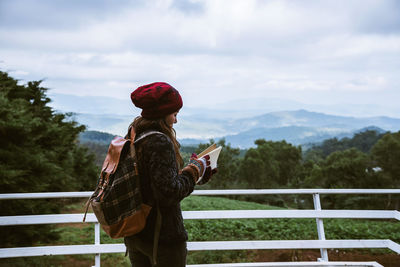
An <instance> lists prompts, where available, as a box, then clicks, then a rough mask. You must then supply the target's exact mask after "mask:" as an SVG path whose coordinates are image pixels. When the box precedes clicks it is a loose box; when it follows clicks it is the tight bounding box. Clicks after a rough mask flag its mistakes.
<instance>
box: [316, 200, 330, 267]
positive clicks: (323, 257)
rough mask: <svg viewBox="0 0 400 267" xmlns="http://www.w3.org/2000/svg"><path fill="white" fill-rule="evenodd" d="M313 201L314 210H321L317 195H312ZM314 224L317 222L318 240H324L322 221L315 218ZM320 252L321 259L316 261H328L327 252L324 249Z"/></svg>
mask: <svg viewBox="0 0 400 267" xmlns="http://www.w3.org/2000/svg"><path fill="white" fill-rule="evenodd" d="M313 200H314V209H315V210H321V200H320V198H319V194H318V193H316V194H313ZM316 222H317V231H318V239H319V240H326V239H325V230H324V222H323V220H322V219H320V218H317V219H316ZM320 251H321V258H319V259H318V260H319V261H329V259H328V250H327V249H326V248H320Z"/></svg>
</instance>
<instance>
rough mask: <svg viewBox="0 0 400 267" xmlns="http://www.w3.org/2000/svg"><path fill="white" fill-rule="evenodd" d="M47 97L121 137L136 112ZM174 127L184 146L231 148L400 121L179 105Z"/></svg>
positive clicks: (391, 126)
mask: <svg viewBox="0 0 400 267" xmlns="http://www.w3.org/2000/svg"><path fill="white" fill-rule="evenodd" d="M92 98H93V99H92ZM52 99H53V101H54V102H53V103H52V105H53V107H54V108H55V109H56V110H59V111H62V112H74V115H73V119H75V120H76V121H78V122H79V123H81V124H84V125H86V126H87V128H88V130H96V131H101V132H108V133H111V134H115V135H124V134H125V133H126V129H127V127H128V125H129V123H130V122H131V121H132V120H133V118H134V117H135V116H138V115H139V114H140V110H138V109H136V108H134V107H133V105H132V104H131V103H130V101H129V99H128V100H119V99H113V98H108V97H90V98H89V97H79V96H69V95H56V96H55V97H54V96H53V97H52ZM175 129H176V132H177V137H178V139H179V141H180V142H181V144H183V145H196V144H199V143H204V142H207V141H208V140H209V139H210V138H213V139H214V140H219V139H221V138H224V139H225V140H226V142H227V143H230V144H231V146H233V147H240V148H248V147H251V146H253V145H254V141H255V140H256V139H260V138H264V139H266V140H272V141H280V140H286V141H287V142H289V143H292V144H294V145H304V144H309V143H317V142H321V141H323V140H325V139H328V138H333V137H339V138H342V137H346V136H347V137H351V136H352V135H353V134H354V133H356V132H359V131H363V130H366V129H373V130H377V131H378V132H385V131H392V132H393V131H399V130H400V119H398V118H391V117H385V116H375V117H352V116H338V115H330V114H325V113H321V112H313V111H308V110H305V109H298V110H289V111H276V112H267V113H263V114H257V111H256V110H253V109H246V108H241V109H237V108H231V109H229V107H228V108H219V109H216V108H214V109H211V108H202V109H198V108H190V107H185V106H184V108H183V109H182V110H181V112H180V113H179V115H178V123H177V124H176V125H175Z"/></svg>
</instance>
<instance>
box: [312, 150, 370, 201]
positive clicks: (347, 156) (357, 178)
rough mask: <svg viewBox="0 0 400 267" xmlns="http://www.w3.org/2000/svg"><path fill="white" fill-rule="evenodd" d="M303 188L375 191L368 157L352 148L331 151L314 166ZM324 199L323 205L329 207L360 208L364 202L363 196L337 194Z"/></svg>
mask: <svg viewBox="0 0 400 267" xmlns="http://www.w3.org/2000/svg"><path fill="white" fill-rule="evenodd" d="M305 185H306V186H308V187H314V188H333V189H340V188H374V187H376V175H375V173H374V172H373V170H372V168H371V160H370V157H369V156H368V155H367V154H365V153H363V152H361V151H359V150H357V149H355V148H351V149H347V150H344V151H336V152H333V153H332V154H330V155H329V156H328V157H327V158H326V159H325V160H324V161H322V162H321V163H320V164H319V165H317V164H315V165H314V167H313V169H312V171H311V174H310V176H309V177H308V178H307V179H306V181H305ZM324 199H325V200H324V203H325V205H327V207H329V208H345V207H348V206H354V205H360V203H364V202H365V200H366V198H365V197H358V196H355V197H353V196H345V197H343V196H338V195H332V196H330V195H328V196H324ZM357 203H358V204H357ZM325 208H326V207H325Z"/></svg>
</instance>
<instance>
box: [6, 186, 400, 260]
mask: <svg viewBox="0 0 400 267" xmlns="http://www.w3.org/2000/svg"><path fill="white" fill-rule="evenodd" d="M91 194H92V192H57V193H15V194H0V201H1V200H12V199H40V198H86V197H89V196H91ZM282 194H296V195H297V194H311V195H312V196H313V201H314V209H313V210H218V211H183V218H184V219H185V220H188V219H254V218H315V219H316V223H317V231H318V240H284V241H283V240H263V241H260V240H256V241H205V242H188V250H189V251H199V250H239V249H240V250H242V249H320V250H321V258H320V259H319V262H296V263H295V262H290V263H240V264H239V263H238V264H232V263H229V264H208V265H204V264H202V265H190V266H191V267H197V266H198V267H200V266H208V267H212V266H215V267H217V266H237V267H239V266H243V267H245V266H325V265H329V266H381V265H380V264H378V263H376V262H331V261H329V259H328V253H327V249H329V248H338V249H343V248H389V249H391V250H393V251H395V252H396V253H398V254H400V245H399V244H397V243H395V242H393V241H391V240H388V239H383V240H326V238H325V233H324V224H323V219H324V218H358V219H396V220H400V212H399V211H396V210H323V209H322V208H321V201H320V197H319V196H320V195H321V194H400V189H250V190H195V191H194V192H193V193H192V195H199V196H206V195H208V196H210V195H282ZM82 218H83V214H51V215H25V216H0V227H1V226H7V225H32V224H33V225H34V224H57V223H81V222H82ZM86 222H88V223H94V224H95V242H94V244H93V245H68V246H42V247H19V248H1V249H0V258H12V257H22V256H24V257H27V256H44V255H74V254H95V255H96V256H95V266H100V254H102V253H121V252H125V245H124V244H101V243H100V225H99V223H98V222H97V219H96V217H95V216H94V214H93V213H88V215H87V218H86Z"/></svg>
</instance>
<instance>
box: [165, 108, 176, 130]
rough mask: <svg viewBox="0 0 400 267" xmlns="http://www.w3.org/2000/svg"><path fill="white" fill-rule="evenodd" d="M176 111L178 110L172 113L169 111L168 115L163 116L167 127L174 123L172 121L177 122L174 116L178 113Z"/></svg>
mask: <svg viewBox="0 0 400 267" xmlns="http://www.w3.org/2000/svg"><path fill="white" fill-rule="evenodd" d="M178 112H179V111H177V112H174V113H171V114H169V115H167V116H166V117H165V123H166V124H167V125H168V126H169V127H171V128H172V126H173V125H174V123H177V122H178V120H177V119H176V116H177V115H178Z"/></svg>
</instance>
